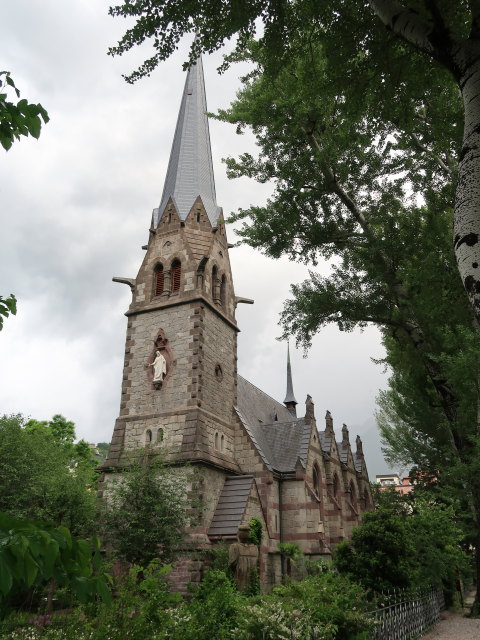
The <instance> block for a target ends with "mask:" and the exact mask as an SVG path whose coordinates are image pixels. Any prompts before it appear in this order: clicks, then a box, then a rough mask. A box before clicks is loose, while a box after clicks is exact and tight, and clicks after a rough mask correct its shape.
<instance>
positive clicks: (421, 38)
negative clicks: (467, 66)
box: [369, 0, 455, 72]
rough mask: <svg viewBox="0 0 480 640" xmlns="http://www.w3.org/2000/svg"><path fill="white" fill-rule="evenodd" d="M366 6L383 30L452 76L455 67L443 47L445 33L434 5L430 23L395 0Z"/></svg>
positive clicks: (376, 1) (372, 0)
mask: <svg viewBox="0 0 480 640" xmlns="http://www.w3.org/2000/svg"><path fill="white" fill-rule="evenodd" d="M369 4H370V6H371V8H372V9H373V11H374V12H375V14H376V15H377V17H378V18H379V19H380V21H381V22H382V23H383V24H384V25H385V27H386V28H387V29H389V30H390V31H392V32H393V33H394V34H395V35H396V36H398V37H399V38H401V39H402V40H405V41H406V42H408V43H409V44H411V45H413V46H414V47H415V48H416V49H418V50H419V51H422V52H423V53H426V54H427V55H429V56H430V57H431V58H435V59H436V60H438V61H439V62H441V63H442V64H443V65H445V66H446V67H447V68H448V69H449V70H450V71H452V72H454V68H455V65H454V63H453V59H452V58H451V56H450V54H449V52H448V47H447V46H446V45H447V44H448V38H447V37H446V36H447V33H448V31H447V30H446V27H445V25H444V23H443V19H442V18H441V15H440V13H439V12H438V9H437V8H436V5H435V6H434V10H433V11H432V13H433V20H432V21H429V20H425V19H424V18H422V17H421V16H420V15H419V14H418V13H416V12H415V11H414V10H413V9H410V8H408V7H404V6H403V5H401V4H400V3H399V2H397V1H396V0H369ZM429 4H432V3H431V2H430V3H429ZM439 45H440V46H439Z"/></svg>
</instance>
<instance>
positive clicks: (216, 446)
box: [215, 433, 218, 449]
mask: <svg viewBox="0 0 480 640" xmlns="http://www.w3.org/2000/svg"><path fill="white" fill-rule="evenodd" d="M215 449H218V433H216V434H215Z"/></svg>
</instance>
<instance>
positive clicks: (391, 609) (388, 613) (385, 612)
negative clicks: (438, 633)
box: [370, 589, 445, 640]
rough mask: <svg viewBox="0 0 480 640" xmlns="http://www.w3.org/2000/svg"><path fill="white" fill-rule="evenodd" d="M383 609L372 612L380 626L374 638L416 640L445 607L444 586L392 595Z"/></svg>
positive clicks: (388, 596)
mask: <svg viewBox="0 0 480 640" xmlns="http://www.w3.org/2000/svg"><path fill="white" fill-rule="evenodd" d="M383 602H384V604H383V606H381V607H380V608H379V609H376V610H375V611H372V614H373V617H374V618H376V620H377V622H378V626H377V627H376V628H375V631H374V632H373V633H372V635H371V636H370V640H413V639H414V638H418V637H419V636H421V635H422V633H423V632H424V631H426V630H427V629H429V628H430V627H431V626H433V625H434V624H435V623H436V622H437V621H438V619H439V618H440V612H441V611H442V610H443V609H444V608H445V600H444V597H443V591H442V590H441V589H428V590H426V591H418V592H411V591H408V592H402V591H397V592H394V593H393V594H388V595H386V596H385V598H384V600H383Z"/></svg>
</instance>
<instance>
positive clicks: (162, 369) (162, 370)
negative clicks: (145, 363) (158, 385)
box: [150, 351, 167, 382]
mask: <svg viewBox="0 0 480 640" xmlns="http://www.w3.org/2000/svg"><path fill="white" fill-rule="evenodd" d="M150 366H151V367H153V382H163V378H164V377H165V376H166V375H167V361H166V360H165V358H164V357H163V356H162V354H161V353H160V351H156V352H155V360H154V361H153V362H152V363H151V364H150Z"/></svg>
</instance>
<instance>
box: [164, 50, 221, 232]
mask: <svg viewBox="0 0 480 640" xmlns="http://www.w3.org/2000/svg"><path fill="white" fill-rule="evenodd" d="M198 196H200V197H201V199H202V202H203V206H204V207H205V210H206V212H207V215H208V217H209V219H210V222H211V223H212V225H213V226H216V224H217V219H218V217H219V216H220V215H221V211H222V210H221V208H220V207H219V206H218V205H217V201H216V196H215V181H214V177H213V164H212V151H211V147H210V133H209V128H208V118H207V100H206V96H205V83H204V79H203V67H202V59H201V57H199V58H198V59H197V62H196V63H195V64H194V65H193V66H191V67H190V69H189V70H188V73H187V78H186V81H185V88H184V90H183V96H182V102H181V104H180V111H179V114H178V120H177V127H176V129H175V137H174V139H173V144H172V151H171V152H170V161H169V163H168V170H167V176H166V178H165V186H164V188H163V195H162V199H161V201H160V206H159V208H158V209H156V210H154V220H153V222H154V226H157V225H158V222H159V218H160V216H161V215H162V214H163V212H164V210H165V207H166V206H167V203H168V200H169V198H170V197H171V198H172V200H173V203H174V205H175V208H176V210H177V213H178V215H179V217H180V219H181V220H185V218H186V217H187V216H188V214H189V212H190V210H191V208H192V206H193V204H194V202H195V200H196V199H197V198H198Z"/></svg>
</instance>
